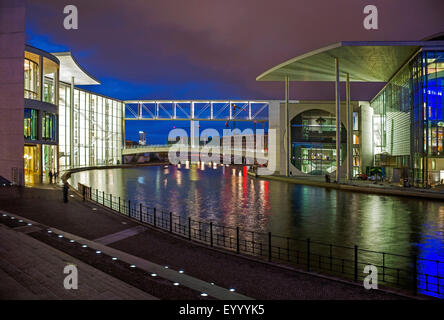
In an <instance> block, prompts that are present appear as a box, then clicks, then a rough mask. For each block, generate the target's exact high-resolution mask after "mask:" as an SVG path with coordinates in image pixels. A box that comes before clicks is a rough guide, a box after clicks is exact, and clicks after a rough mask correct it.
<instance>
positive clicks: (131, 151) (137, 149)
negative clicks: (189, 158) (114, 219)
mask: <svg viewBox="0 0 444 320" xmlns="http://www.w3.org/2000/svg"><path fill="white" fill-rule="evenodd" d="M171 147H172V146H171V145H148V146H143V145H136V146H127V147H125V148H124V149H122V156H129V155H135V154H143V153H167V152H169V151H170V148H171ZM201 149H202V148H201V147H200V148H199V147H192V148H189V150H190V151H191V152H193V153H198V152H200V150H201ZM176 150H177V149H176ZM213 153H214V152H213ZM219 154H220V155H221V156H223V155H239V156H242V157H249V156H252V157H255V158H256V159H261V160H268V150H265V151H264V152H255V150H254V149H246V148H242V149H236V148H231V149H228V150H226V149H223V148H222V147H221V148H220V149H219Z"/></svg>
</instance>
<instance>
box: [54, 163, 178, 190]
mask: <svg viewBox="0 0 444 320" xmlns="http://www.w3.org/2000/svg"><path fill="white" fill-rule="evenodd" d="M164 165H170V163H169V162H168V161H164V162H148V163H130V164H116V165H105V166H92V167H81V168H73V169H67V170H64V171H63V174H62V176H61V179H62V181H63V183H65V182H66V181H67V180H68V179H69V178H70V177H71V174H73V173H77V172H82V171H91V170H105V169H125V168H141V167H156V166H164ZM72 187H73V188H74V186H72Z"/></svg>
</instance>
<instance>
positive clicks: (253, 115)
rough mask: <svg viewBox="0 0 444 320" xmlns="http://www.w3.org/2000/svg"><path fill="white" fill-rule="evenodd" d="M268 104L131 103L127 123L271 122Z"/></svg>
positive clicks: (237, 102)
mask: <svg viewBox="0 0 444 320" xmlns="http://www.w3.org/2000/svg"><path fill="white" fill-rule="evenodd" d="M268 107H269V102H268V101H245V100H230V101H221V100H178V101H168V100H129V101H125V120H170V121H171V120H186V121H268Z"/></svg>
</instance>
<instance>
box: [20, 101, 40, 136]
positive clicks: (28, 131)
mask: <svg viewBox="0 0 444 320" xmlns="http://www.w3.org/2000/svg"><path fill="white" fill-rule="evenodd" d="M23 127H24V135H25V140H37V139H38V131H37V130H38V111H37V110H35V109H29V108H25V117H24V126H23Z"/></svg>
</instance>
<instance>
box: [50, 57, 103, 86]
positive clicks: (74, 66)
mask: <svg viewBox="0 0 444 320" xmlns="http://www.w3.org/2000/svg"><path fill="white" fill-rule="evenodd" d="M51 54H52V55H54V56H56V57H57V58H58V59H59V61H60V81H63V82H67V83H71V81H72V77H74V85H93V84H100V82H99V81H98V80H96V79H95V78H94V77H92V76H91V75H90V74H89V73H87V72H86V71H85V70H84V69H83V68H82V67H81V66H80V65H79V64H78V63H77V61H76V60H75V59H74V57H73V56H72V54H71V52H55V53H51Z"/></svg>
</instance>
